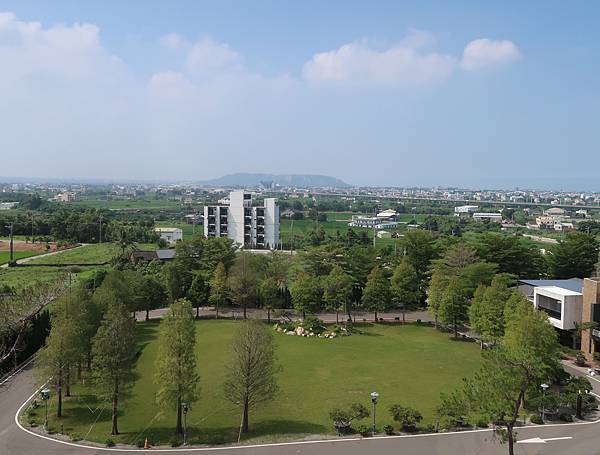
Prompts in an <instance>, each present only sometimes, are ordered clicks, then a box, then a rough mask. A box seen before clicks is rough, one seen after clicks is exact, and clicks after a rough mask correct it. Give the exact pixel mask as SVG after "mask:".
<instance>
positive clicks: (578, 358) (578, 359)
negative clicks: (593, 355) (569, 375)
mask: <svg viewBox="0 0 600 455" xmlns="http://www.w3.org/2000/svg"><path fill="white" fill-rule="evenodd" d="M575 365H579V366H580V367H582V366H584V365H585V356H584V355H583V352H578V353H577V354H576V355H575Z"/></svg>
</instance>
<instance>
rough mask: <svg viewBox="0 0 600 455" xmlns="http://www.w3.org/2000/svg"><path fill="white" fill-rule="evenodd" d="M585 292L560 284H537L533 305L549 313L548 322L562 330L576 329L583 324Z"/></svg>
mask: <svg viewBox="0 0 600 455" xmlns="http://www.w3.org/2000/svg"><path fill="white" fill-rule="evenodd" d="M582 305H583V293H582V292H577V291H573V290H571V289H565V288H563V287H558V286H536V288H535V289H534V291H533V306H534V307H535V309H536V310H542V311H544V312H545V313H546V314H547V315H548V322H550V324H552V325H553V326H554V327H556V328H557V329H560V330H574V329H576V328H577V324H581V315H582Z"/></svg>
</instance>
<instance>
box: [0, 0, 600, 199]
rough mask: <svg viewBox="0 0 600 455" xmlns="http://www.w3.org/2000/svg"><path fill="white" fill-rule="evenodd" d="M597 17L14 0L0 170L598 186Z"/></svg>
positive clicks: (5, 27) (335, 4)
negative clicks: (248, 174)
mask: <svg viewBox="0 0 600 455" xmlns="http://www.w3.org/2000/svg"><path fill="white" fill-rule="evenodd" d="M599 13H600V4H598V5H597V4H595V3H590V2H587V3H586V2H571V3H568V4H565V3H563V2H558V1H545V2H541V1H540V2H527V3H523V2H516V1H515V2H508V1H507V2H502V3H498V4H487V3H481V2H470V1H460V2H452V3H448V2H437V1H429V2H416V1H415V2H409V1H407V2H401V3H400V2H386V1H381V2H377V3H369V4H367V3H364V2H358V1H345V2H341V1H331V2H316V1H307V2H301V3H282V2H275V1H265V2H260V3H258V4H252V5H250V4H244V3H241V2H233V1H221V2H208V1H206V2H196V1H191V0H177V1H171V2H167V1H154V2H151V3H149V2H141V1H132V2H117V1H106V2H102V3H97V4H90V3H80V2H76V1H67V0H57V1H54V2H42V1H33V0H24V1H23V0H22V1H13V0H8V1H5V2H3V3H2V5H1V6H0V67H1V68H2V70H1V71H0V99H2V103H0V125H1V126H0V175H5V176H7V177H25V178H27V177H30V178H33V177H38V178H41V179H42V180H43V179H44V178H58V179H61V178H62V179H69V180H78V179H80V180H90V179H95V180H103V179H110V180H115V181H118V180H130V181H131V180H139V181H173V182H181V181H200V180H207V179H212V178H216V177H220V176H222V175H225V174H230V173H236V172H264V173H275V174H323V175H329V176H332V177H336V178H339V179H342V180H344V181H346V182H347V183H349V184H351V185H355V186H361V185H364V186H397V187H408V186H419V187H428V186H454V187H462V188H498V189H511V188H515V187H523V188H547V189H550V190H573V191H586V190H590V191H599V190H600V179H598V177H597V172H598V169H599V168H600V150H598V143H599V139H600V130H598V128H597V122H598V119H599V118H600V87H599V86H598V83H597V78H598V74H600V71H599V70H600V58H599V57H600V30H598V28H597V18H598V17H600V14H599Z"/></svg>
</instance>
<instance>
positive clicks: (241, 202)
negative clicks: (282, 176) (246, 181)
mask: <svg viewBox="0 0 600 455" xmlns="http://www.w3.org/2000/svg"><path fill="white" fill-rule="evenodd" d="M204 235H205V236H206V237H228V238H230V239H232V240H233V241H234V242H236V243H238V244H240V245H243V246H246V247H250V248H259V249H262V248H267V249H274V248H277V245H278V244H279V203H278V202H277V199H276V198H266V199H265V200H264V203H263V205H262V206H253V204H252V193H249V192H246V191H232V192H231V193H230V194H229V205H212V206H208V205H207V206H205V207H204Z"/></svg>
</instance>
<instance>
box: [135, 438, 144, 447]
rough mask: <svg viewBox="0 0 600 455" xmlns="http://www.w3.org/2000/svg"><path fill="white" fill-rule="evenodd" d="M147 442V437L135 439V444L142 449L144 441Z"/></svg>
mask: <svg viewBox="0 0 600 455" xmlns="http://www.w3.org/2000/svg"><path fill="white" fill-rule="evenodd" d="M145 442H146V441H145V439H144V438H138V439H136V441H135V446H136V447H138V448H140V449H141V448H142V447H144V443H145Z"/></svg>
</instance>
